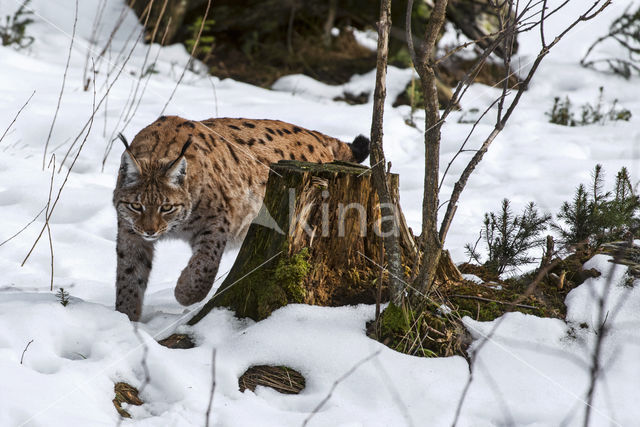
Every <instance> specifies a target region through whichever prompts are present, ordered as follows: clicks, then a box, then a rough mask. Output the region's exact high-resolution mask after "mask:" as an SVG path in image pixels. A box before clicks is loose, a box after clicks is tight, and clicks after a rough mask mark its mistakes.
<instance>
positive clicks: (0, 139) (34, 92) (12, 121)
mask: <svg viewBox="0 0 640 427" xmlns="http://www.w3.org/2000/svg"><path fill="white" fill-rule="evenodd" d="M35 94H36V91H35V90H34V91H33V92H32V93H31V96H29V99H27V102H25V103H24V104H23V105H22V107H20V109H19V110H18V112H17V113H16V115H15V116H14V117H13V120H11V123H9V126H7V128H6V129H5V131H4V132H3V133H2V136H0V142H2V140H3V139H4V137H5V136H6V135H7V132H9V129H11V126H13V124H14V123H15V122H16V120H18V116H20V113H22V110H24V108H25V107H26V106H27V104H28V103H29V101H31V98H33V95H35Z"/></svg>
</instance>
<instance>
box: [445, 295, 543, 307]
mask: <svg viewBox="0 0 640 427" xmlns="http://www.w3.org/2000/svg"><path fill="white" fill-rule="evenodd" d="M449 297H450V298H464V299H473V300H478V301H485V302H495V303H498V304H502V305H509V306H512V307H520V308H527V309H530V310H540V308H539V307H534V306H532V305H526V304H516V303H515V302H509V301H500V300H497V299H491V298H484V297H478V296H475V295H457V294H456V295H449Z"/></svg>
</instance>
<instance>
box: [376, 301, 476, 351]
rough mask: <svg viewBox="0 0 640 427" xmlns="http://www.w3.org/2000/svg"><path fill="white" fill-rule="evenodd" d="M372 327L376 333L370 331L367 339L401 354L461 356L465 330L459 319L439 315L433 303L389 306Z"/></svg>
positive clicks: (442, 314)
mask: <svg viewBox="0 0 640 427" xmlns="http://www.w3.org/2000/svg"><path fill="white" fill-rule="evenodd" d="M372 327H373V328H376V327H377V331H378V333H377V334H373V333H372V330H371V329H370V330H369V333H370V336H372V337H374V338H377V339H378V340H379V341H381V342H383V343H384V344H386V345H387V346H388V347H390V348H392V349H394V350H396V351H399V352H401V353H405V354H410V355H412V356H421V357H438V356H443V357H446V356H451V355H454V354H459V355H464V348H463V346H464V344H463V339H462V336H463V334H465V331H464V328H463V327H462V325H461V324H460V322H459V318H456V317H453V316H448V315H446V314H444V313H441V312H440V311H439V308H438V306H437V305H435V304H431V303H426V304H425V303H424V302H421V303H420V304H419V305H416V306H410V305H408V304H407V303H406V301H405V304H403V305H402V306H400V307H399V306H396V305H394V304H389V305H388V306H387V308H386V309H385V310H384V311H383V312H382V313H381V314H380V319H379V321H378V324H377V326H376V322H375V321H374V322H372V324H371V325H370V328H372Z"/></svg>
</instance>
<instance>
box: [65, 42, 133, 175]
mask: <svg viewBox="0 0 640 427" xmlns="http://www.w3.org/2000/svg"><path fill="white" fill-rule="evenodd" d="M143 34H144V31H140V34H139V35H138V38H137V39H136V41H135V43H134V44H133V46H132V47H131V50H129V54H128V55H127V57H126V58H125V59H124V61H123V62H122V64H121V66H120V69H119V70H118V72H117V74H116V76H115V78H114V79H113V80H112V81H111V83H109V84H108V85H107V89H106V91H105V93H104V95H103V96H102V98H101V99H100V101H99V102H98V103H97V104H96V105H94V108H93V111H92V113H91V116H90V117H89V120H87V122H86V123H85V124H84V126H83V127H82V129H81V130H80V132H79V133H78V135H77V136H76V137H75V139H74V140H73V142H72V143H71V146H70V147H69V149H68V150H67V152H66V153H65V155H64V158H63V159H62V162H60V166H59V167H58V173H60V171H62V166H64V164H65V162H66V160H67V158H68V157H69V155H70V154H71V151H72V150H73V147H74V146H75V145H76V143H77V142H78V141H79V140H80V138H82V135H83V134H84V132H85V130H87V127H90V126H93V120H94V118H95V114H96V112H97V111H98V110H99V109H100V107H101V105H102V103H103V102H104V101H105V99H107V97H108V96H109V93H110V92H111V89H112V88H113V85H115V83H116V82H117V81H118V79H119V78H120V75H121V74H122V72H123V71H124V67H125V66H126V65H127V63H128V62H129V60H130V59H131V55H133V51H134V50H135V48H136V46H137V45H138V42H139V41H140V38H141V37H142V35H143ZM94 70H95V65H94ZM94 76H95V72H94ZM107 81H108V78H107ZM94 83H95V82H94ZM94 86H95V85H94ZM94 92H95V87H94ZM85 141H86V138H85ZM83 144H84V142H83ZM79 152H80V150H78V153H79ZM76 158H77V155H76ZM74 162H75V160H74Z"/></svg>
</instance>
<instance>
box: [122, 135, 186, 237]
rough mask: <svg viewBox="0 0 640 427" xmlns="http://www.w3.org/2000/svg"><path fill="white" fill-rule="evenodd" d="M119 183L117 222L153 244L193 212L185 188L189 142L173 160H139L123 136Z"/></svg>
mask: <svg viewBox="0 0 640 427" xmlns="http://www.w3.org/2000/svg"><path fill="white" fill-rule="evenodd" d="M119 138H120V139H121V140H122V142H123V143H124V144H125V147H126V150H125V152H124V153H123V154H122V160H121V164H120V172H119V174H118V184H117V185H116V189H115V191H114V193H113V203H114V205H115V207H116V210H117V212H118V219H119V221H122V223H123V224H126V225H128V226H130V227H131V229H132V230H133V231H134V232H135V233H137V234H139V235H140V236H141V237H142V238H143V239H145V240H147V241H154V240H156V239H158V238H159V237H161V236H162V235H163V234H165V233H166V232H168V231H170V230H171V229H173V228H174V227H176V226H178V225H179V224H181V223H182V222H184V221H185V220H186V219H187V218H188V216H189V214H190V213H191V198H190V196H189V192H188V191H187V188H186V185H185V184H186V177H187V159H186V158H185V156H184V153H185V151H186V150H187V148H189V145H190V144H191V139H189V140H188V141H187V142H186V143H185V144H184V146H183V147H182V150H181V152H180V154H179V155H178V157H177V158H176V159H174V160H172V161H171V160H170V161H156V160H153V161H152V160H146V159H143V158H142V159H140V160H138V159H136V157H135V156H134V155H133V153H132V152H131V150H129V144H128V143H127V142H126V139H125V138H124V136H122V135H119Z"/></svg>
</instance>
